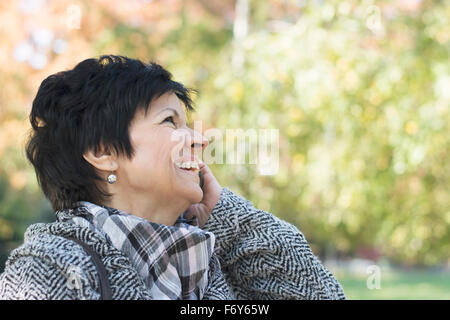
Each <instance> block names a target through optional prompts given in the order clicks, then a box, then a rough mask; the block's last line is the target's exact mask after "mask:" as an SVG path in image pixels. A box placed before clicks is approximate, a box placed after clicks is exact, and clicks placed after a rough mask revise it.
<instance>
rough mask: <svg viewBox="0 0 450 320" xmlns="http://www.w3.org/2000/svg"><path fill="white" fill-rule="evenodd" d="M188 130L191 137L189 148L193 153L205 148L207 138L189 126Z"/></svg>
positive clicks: (207, 142)
mask: <svg viewBox="0 0 450 320" xmlns="http://www.w3.org/2000/svg"><path fill="white" fill-rule="evenodd" d="M189 131H190V133H191V134H190V137H191V141H190V148H191V149H192V151H193V152H194V153H195V152H199V151H203V150H205V148H206V147H207V146H208V144H209V141H208V139H207V138H206V137H205V136H204V135H202V134H201V133H200V132H197V131H195V130H192V129H190V128H189Z"/></svg>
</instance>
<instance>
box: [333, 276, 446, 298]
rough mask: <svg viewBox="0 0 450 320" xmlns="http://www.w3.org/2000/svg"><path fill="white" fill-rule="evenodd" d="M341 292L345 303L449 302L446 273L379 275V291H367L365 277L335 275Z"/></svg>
mask: <svg viewBox="0 0 450 320" xmlns="http://www.w3.org/2000/svg"><path fill="white" fill-rule="evenodd" d="M335 277H336V279H337V280H338V281H339V282H340V283H341V285H342V287H343V288H344V292H345V295H346V297H347V299H358V300H367V299H371V300H378V299H387V300H396V299H403V300H411V299H421V300H422V299H423V300H428V299H437V300H442V299H446V300H447V299H450V273H449V272H433V271H389V272H383V273H382V274H381V278H380V288H379V289H372V290H371V289H368V287H367V284H366V281H367V277H368V275H352V274H350V273H348V272H341V273H336V274H335Z"/></svg>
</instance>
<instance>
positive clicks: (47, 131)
mask: <svg viewBox="0 0 450 320" xmlns="http://www.w3.org/2000/svg"><path fill="white" fill-rule="evenodd" d="M171 79H172V74H171V73H170V72H168V71H167V70H165V69H164V68H163V67H162V66H160V65H159V64H157V63H155V62H150V63H148V64H146V63H143V62H141V61H139V60H136V59H131V58H127V57H124V56H116V55H103V56H101V57H99V58H91V59H87V60H84V61H82V62H80V63H79V64H77V65H76V66H75V68H73V69H72V70H67V71H62V72H58V73H56V74H53V75H51V76H49V77H48V78H46V79H45V80H44V81H43V82H42V83H41V85H40V87H39V90H38V92H37V95H36V97H35V99H34V101H33V105H32V109H31V112H30V116H29V119H30V122H31V126H32V128H31V129H30V134H29V136H28V139H27V141H26V145H25V152H26V156H27V159H28V160H29V161H30V162H31V164H32V165H33V167H34V169H35V171H36V177H37V180H38V183H39V186H40V187H41V189H42V191H43V193H44V195H45V197H46V198H47V199H48V200H49V201H50V203H51V205H52V207H53V209H54V210H55V211H58V210H63V209H65V208H73V207H74V206H75V202H76V201H90V202H93V203H104V201H105V200H107V198H109V197H111V196H112V195H111V194H109V193H107V192H106V191H104V190H103V189H102V188H101V187H100V186H99V185H98V184H97V183H95V181H96V180H97V181H104V179H103V178H102V177H100V176H99V175H98V174H97V173H96V171H95V168H94V167H93V166H92V165H91V164H90V163H89V162H87V161H86V160H85V159H84V158H83V154H84V153H85V152H86V151H87V150H93V151H94V152H97V150H99V147H100V145H103V146H104V147H105V150H106V151H112V150H113V149H114V151H115V152H116V154H117V155H119V156H120V155H125V156H126V157H127V158H128V159H132V157H133V156H134V149H133V147H132V145H131V143H130V139H129V126H130V123H131V121H132V120H133V118H134V116H135V113H136V111H137V110H138V109H142V108H144V110H145V113H147V111H148V107H149V105H150V103H151V102H152V101H153V99H157V98H158V97H160V96H161V95H163V94H164V93H166V92H172V93H175V94H176V95H177V97H178V98H179V99H180V100H181V101H182V102H183V104H184V105H185V107H186V110H187V111H188V112H190V111H192V110H194V107H193V103H192V100H191V96H190V93H191V91H195V92H197V90H195V89H190V88H185V87H184V86H183V85H182V84H181V83H179V82H175V81H173V80H171ZM111 148H113V149H111Z"/></svg>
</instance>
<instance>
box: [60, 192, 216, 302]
mask: <svg viewBox="0 0 450 320" xmlns="http://www.w3.org/2000/svg"><path fill="white" fill-rule="evenodd" d="M56 216H57V220H58V221H60V222H72V223H75V224H76V225H80V226H84V227H88V228H90V229H92V230H97V231H100V233H101V234H103V235H104V236H105V237H106V238H107V239H108V240H109V241H110V243H111V244H112V245H113V246H114V247H115V248H117V249H118V250H120V251H122V253H124V254H125V255H126V256H128V257H129V258H130V261H131V263H132V265H133V266H134V268H135V269H136V270H137V271H138V273H139V275H140V276H141V277H142V279H143V280H144V283H145V285H146V286H147V288H148V289H149V290H150V293H151V295H152V297H153V299H156V300H169V299H170V300H177V299H185V300H200V299H202V298H203V294H204V293H205V290H206V289H207V286H208V270H209V269H210V268H209V265H210V260H212V259H211V258H212V257H213V255H214V243H215V236H214V234H213V233H211V232H207V231H204V230H202V229H200V228H199V227H197V226H194V225H190V224H189V223H188V222H190V221H189V220H186V219H184V218H183V215H181V216H180V217H179V219H178V220H177V221H176V223H175V225H173V226H168V225H164V224H158V223H154V222H151V221H149V220H146V219H143V218H140V217H137V216H134V215H132V214H129V213H126V212H124V211H121V210H118V209H115V208H111V207H107V206H103V205H97V204H94V203H91V202H88V201H79V202H77V206H76V208H73V209H66V210H61V211H57V212H56ZM211 272H212V270H211Z"/></svg>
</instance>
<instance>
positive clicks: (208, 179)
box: [184, 162, 222, 228]
mask: <svg viewBox="0 0 450 320" xmlns="http://www.w3.org/2000/svg"><path fill="white" fill-rule="evenodd" d="M199 167H200V170H201V172H202V174H203V188H202V189H203V199H202V201H200V202H199V203H195V204H192V205H190V206H189V208H188V209H187V210H186V213H185V214H184V217H185V218H186V219H190V218H192V217H194V216H195V217H197V221H198V227H200V228H202V227H203V226H204V225H205V223H206V221H207V220H208V218H209V215H210V214H211V212H212V210H213V209H214V207H215V206H216V204H217V202H218V201H219V199H220V194H221V192H222V187H221V186H220V184H219V182H217V180H216V178H215V177H214V175H213V174H212V172H211V170H210V169H209V168H208V166H207V165H206V164H205V163H204V162H200V163H199Z"/></svg>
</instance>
